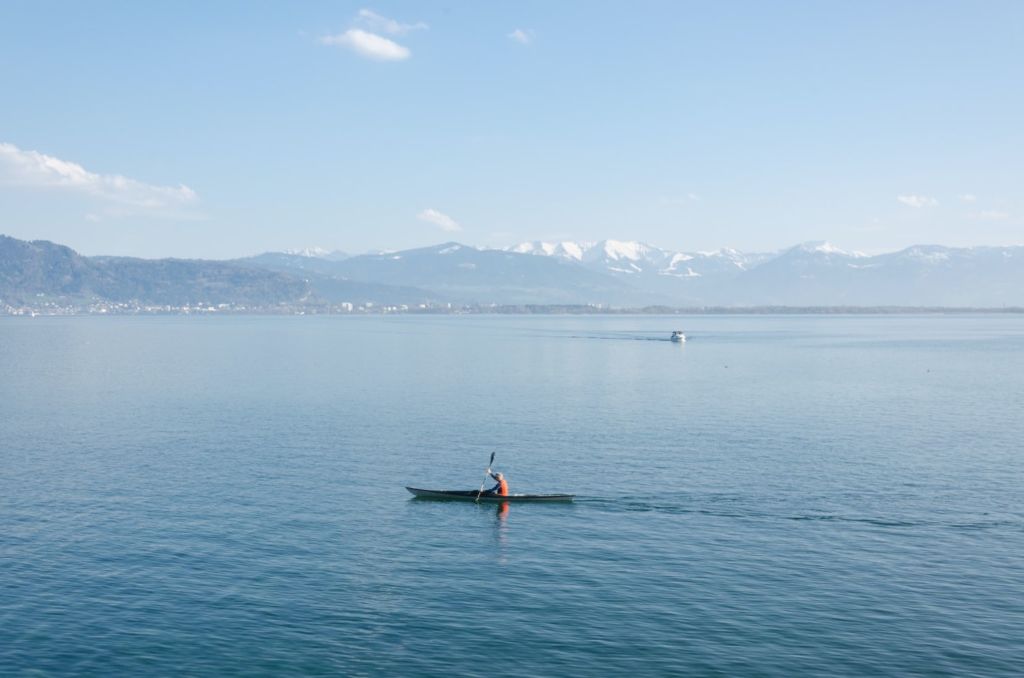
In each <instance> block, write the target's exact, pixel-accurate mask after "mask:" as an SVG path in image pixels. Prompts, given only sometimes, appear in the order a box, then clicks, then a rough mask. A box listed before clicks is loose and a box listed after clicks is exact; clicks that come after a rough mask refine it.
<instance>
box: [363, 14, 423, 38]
mask: <svg viewBox="0 0 1024 678" xmlns="http://www.w3.org/2000/svg"><path fill="white" fill-rule="evenodd" d="M356 20H357V21H359V22H360V23H362V24H364V25H366V26H368V27H370V28H372V29H374V30H378V31H384V32H385V33H390V34H391V35H405V34H406V33H408V32H409V31H425V30H427V29H428V28H430V26H428V25H427V24H425V23H423V22H422V21H417V22H416V23H414V24H403V23H399V22H398V21H395V20H394V19H389V18H387V17H386V16H381V15H380V14H377V13H376V12H374V11H373V10H372V9H361V10H359V13H358V14H357V15H356Z"/></svg>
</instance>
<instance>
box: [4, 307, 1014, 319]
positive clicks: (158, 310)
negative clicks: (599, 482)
mask: <svg viewBox="0 0 1024 678" xmlns="http://www.w3.org/2000/svg"><path fill="white" fill-rule="evenodd" d="M992 314H1010V315H1019V314H1024V306H1005V307H999V308H974V307H957V306H704V307H671V306H645V307H642V308H609V307H606V306H591V305H559V304H522V305H515V304H512V305H467V306H451V307H448V306H433V307H419V308H417V307H395V306H381V307H373V308H359V309H352V310H349V309H345V308H336V307H333V306H328V305H325V306H310V307H302V306H290V305H283V306H277V307H273V306H268V307H259V308H253V307H241V308H239V307H232V306H229V305H225V304H220V305H218V306H208V305H204V304H199V305H195V306H185V307H166V306H165V307H153V306H142V305H139V306H133V305H131V304H125V305H119V307H114V308H111V307H110V306H107V305H102V306H99V307H81V306H64V307H56V308H55V307H49V308H31V307H14V306H7V307H6V308H4V307H2V306H0V316H6V317H81V316H118V317H126V316H215V315H221V316H228V315H230V316H309V315H329V316H382V315H579V316H583V315H591V316H596V315H618V316H621V315H650V316H657V315H661V316H664V315H992Z"/></svg>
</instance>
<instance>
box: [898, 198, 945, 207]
mask: <svg viewBox="0 0 1024 678" xmlns="http://www.w3.org/2000/svg"><path fill="white" fill-rule="evenodd" d="M896 199H897V200H899V201H900V202H901V203H903V204H904V205H907V206H908V207H913V208H916V209H919V208H921V207H935V206H936V205H938V204H939V201H938V200H936V199H935V198H931V197H929V196H927V195H898V196H896Z"/></svg>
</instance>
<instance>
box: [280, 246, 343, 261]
mask: <svg viewBox="0 0 1024 678" xmlns="http://www.w3.org/2000/svg"><path fill="white" fill-rule="evenodd" d="M284 253H285V254H291V255H294V256H297V257H312V258H315V259H323V258H324V257H327V256H330V255H331V254H332V252H331V250H329V249H326V248H324V247H303V248H302V249H298V250H285V251H284Z"/></svg>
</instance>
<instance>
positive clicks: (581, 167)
mask: <svg viewBox="0 0 1024 678" xmlns="http://www.w3.org/2000/svg"><path fill="white" fill-rule="evenodd" d="M0 233H4V234H7V235H11V236H14V237H17V238H24V239H45V240H52V241H55V242H60V243H63V244H67V245H69V246H71V247H73V248H75V249H76V250H78V251H79V252H81V253H83V254H89V255H93V254H111V255H132V256H143V257H162V256H175V257H201V258H227V257H235V256H245V255H249V254H254V253H257V252H261V251H268V250H285V249H298V248H306V247H322V248H326V249H331V250H334V249H338V250H342V251H345V252H349V253H361V252H365V251H369V250H375V249H385V250H398V249H406V248H411V247H419V246H427V245H432V244H436V243H441V242H447V241H452V240H454V241H458V242H462V243H465V244H469V245H475V246H487V247H504V246H508V245H513V244H515V243H518V242H522V241H527V240H601V239H605V238H613V239H620V240H640V241H644V242H647V243H649V244H652V245H655V246H658V247H663V248H668V249H676V250H715V249H718V248H721V247H734V248H737V249H740V250H746V251H770V250H777V249H780V248H783V247H787V246H791V245H793V244H796V243H799V242H805V241H812V240H827V241H830V242H832V243H834V244H836V245H838V246H840V247H843V248H845V249H850V250H859V251H863V252H868V253H877V252H884V251H891V250H896V249H900V248H903V247H907V246H910V245H913V244H921V243H934V244H943V245H950V246H972V245H1007V244H1024V2H1020V1H1018V0H1012V1H1009V2H999V1H997V0H984V1H964V2H944V1H942V0H929V1H926V2H925V1H922V2H895V1H892V0H886V1H884V2H876V1H873V0H861V1H858V2H817V1H806V2H787V1H782V0H780V1H778V2H771V3H767V2H759V1H754V0H751V1H749V2H734V1H729V0H723V1H721V2H684V1H680V0H676V1H668V2H629V3H626V2H621V0H620V1H619V2H596V1H595V2H568V1H565V2H557V3H553V2H548V1H542V2H529V1H524V2H514V3H513V2H503V3H496V2H469V1H467V2H443V3H431V2H423V1H420V2H374V3H368V2H351V3H350V2H302V3H271V2H256V1H252V2H229V1H227V0H222V1H219V2H215V3H210V2H186V1H184V0H176V1H174V2H171V1H164V0H160V1H155V2H144V3H143V2H134V1H124V2H95V1H88V0H82V1H81V2H73V3H72V2H50V1H48V0H7V1H6V2H3V3H0Z"/></svg>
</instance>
